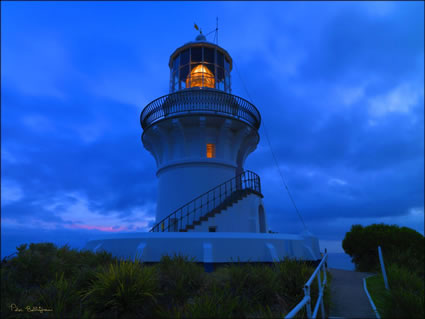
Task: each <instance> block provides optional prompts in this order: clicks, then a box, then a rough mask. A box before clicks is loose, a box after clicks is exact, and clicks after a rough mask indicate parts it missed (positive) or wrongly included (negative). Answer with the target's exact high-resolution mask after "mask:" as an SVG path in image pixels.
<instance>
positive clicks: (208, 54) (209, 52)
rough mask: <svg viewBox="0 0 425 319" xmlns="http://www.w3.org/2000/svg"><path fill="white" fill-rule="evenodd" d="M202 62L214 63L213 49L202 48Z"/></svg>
mask: <svg viewBox="0 0 425 319" xmlns="http://www.w3.org/2000/svg"><path fill="white" fill-rule="evenodd" d="M204 61H205V62H207V63H214V49H212V48H204Z"/></svg>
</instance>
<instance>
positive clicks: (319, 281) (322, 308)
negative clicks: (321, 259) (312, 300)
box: [317, 265, 325, 318]
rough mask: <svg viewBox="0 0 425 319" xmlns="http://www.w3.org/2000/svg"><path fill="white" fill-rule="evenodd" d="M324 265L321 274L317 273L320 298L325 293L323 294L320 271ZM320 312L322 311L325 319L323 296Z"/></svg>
mask: <svg viewBox="0 0 425 319" xmlns="http://www.w3.org/2000/svg"><path fill="white" fill-rule="evenodd" d="M322 268H323V265H322V266H321V267H320V269H319V272H318V273H317V284H318V285H319V296H320V294H322V293H324V292H323V287H322V278H321V277H320V271H321V270H322ZM320 310H321V311H322V318H325V307H324V305H323V296H322V298H321V300H320Z"/></svg>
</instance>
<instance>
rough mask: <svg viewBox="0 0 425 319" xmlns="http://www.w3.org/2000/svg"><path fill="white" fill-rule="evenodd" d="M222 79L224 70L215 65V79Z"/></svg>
mask: <svg viewBox="0 0 425 319" xmlns="http://www.w3.org/2000/svg"><path fill="white" fill-rule="evenodd" d="M223 80H224V70H223V68H219V67H217V81H218V82H220V81H223Z"/></svg>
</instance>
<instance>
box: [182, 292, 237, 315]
mask: <svg viewBox="0 0 425 319" xmlns="http://www.w3.org/2000/svg"><path fill="white" fill-rule="evenodd" d="M240 299H241V298H240V297H238V296H235V295H233V294H231V293H230V292H229V291H226V290H223V289H221V287H220V285H215V284H213V285H212V286H210V289H209V291H208V292H206V293H205V294H201V295H198V296H195V297H194V298H192V299H191V300H189V301H188V302H187V303H186V304H185V306H184V308H183V316H182V317H184V318H234V317H237V318H240V317H243V316H242V315H243V313H241V311H240V310H241V305H240Z"/></svg>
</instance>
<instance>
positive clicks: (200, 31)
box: [194, 17, 218, 45]
mask: <svg viewBox="0 0 425 319" xmlns="http://www.w3.org/2000/svg"><path fill="white" fill-rule="evenodd" d="M194 27H195V29H196V30H198V31H199V34H202V29H201V28H200V27H199V26H198V25H197V24H196V23H194ZM213 32H215V34H214V40H215V42H216V44H217V45H218V17H217V18H216V25H215V29H214V30H212V31H211V32H209V33H207V34H205V37H206V36H207V35H210V34H211V33H213ZM202 35H203V34H202ZM214 40H213V41H214Z"/></svg>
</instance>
